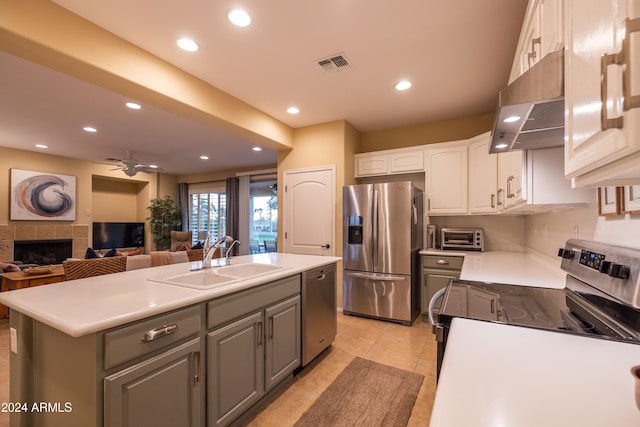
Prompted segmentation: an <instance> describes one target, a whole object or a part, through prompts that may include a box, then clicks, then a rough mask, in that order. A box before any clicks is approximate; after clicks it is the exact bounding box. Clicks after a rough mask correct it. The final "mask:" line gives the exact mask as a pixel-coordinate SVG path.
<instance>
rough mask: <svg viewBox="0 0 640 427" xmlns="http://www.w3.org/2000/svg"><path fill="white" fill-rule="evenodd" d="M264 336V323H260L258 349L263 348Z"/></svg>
mask: <svg viewBox="0 0 640 427" xmlns="http://www.w3.org/2000/svg"><path fill="white" fill-rule="evenodd" d="M262 335H264V330H263V329H262V322H258V347H260V346H262Z"/></svg>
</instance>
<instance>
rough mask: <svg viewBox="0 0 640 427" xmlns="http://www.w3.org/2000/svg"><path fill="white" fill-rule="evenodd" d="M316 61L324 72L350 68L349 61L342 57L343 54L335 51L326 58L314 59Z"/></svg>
mask: <svg viewBox="0 0 640 427" xmlns="http://www.w3.org/2000/svg"><path fill="white" fill-rule="evenodd" d="M316 63H317V64H318V65H319V66H320V68H322V70H323V71H324V72H325V73H336V72H338V71H346V70H350V69H351V65H349V61H347V58H345V57H344V54H342V53H337V54H335V55H331V56H329V57H327V58H322V59H319V60H317V61H316Z"/></svg>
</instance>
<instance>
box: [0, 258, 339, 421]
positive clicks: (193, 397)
mask: <svg viewBox="0 0 640 427" xmlns="http://www.w3.org/2000/svg"><path fill="white" fill-rule="evenodd" d="M339 260H340V258H336V257H320V256H306V255H294V254H280V253H269V254H258V255H251V256H240V257H235V258H233V260H232V265H233V264H235V265H238V264H247V263H259V264H268V265H273V266H278V267H281V268H278V269H276V270H273V271H270V272H267V273H264V274H260V275H256V276H251V277H247V278H243V279H239V280H233V281H229V282H227V283H221V284H220V285H216V286H212V287H210V288H204V289H194V288H190V287H186V286H176V285H170V284H166V283H161V282H160V281H157V279H158V278H160V279H161V278H162V277H177V276H180V275H184V274H189V270H190V269H191V268H193V267H198V266H199V263H184V264H173V265H168V266H162V267H155V268H148V269H141V270H134V271H129V272H124V273H116V274H111V275H107V276H99V277H95V278H90V279H81V280H74V281H69V282H62V283H58V284H53V285H49V286H46V287H40V288H33V289H24V290H16V291H11V292H7V293H6V294H3V295H0V302H2V303H3V304H5V305H7V306H9V307H10V308H11V310H12V311H11V328H12V329H11V335H12V336H11V352H10V358H11V359H10V361H11V401H12V403H14V404H15V405H16V406H15V408H14V409H15V410H14V411H12V414H11V425H16V426H21V425H32V424H35V425H43V426H46V425H62V424H64V425H67V426H73V425H78V426H94V425H95V426H102V425H108V426H119V425H181V426H190V425H193V426H196V425H198V426H199V425H204V424H207V425H210V426H213V425H228V424H229V423H230V422H232V421H233V420H234V419H236V418H237V417H238V416H240V415H241V414H242V413H244V412H245V411H247V410H249V409H250V408H251V407H252V406H253V405H255V404H256V403H257V402H258V401H259V400H260V399H263V398H266V397H267V396H268V395H269V394H270V393H272V392H273V391H274V390H276V389H277V385H278V384H279V383H281V382H282V381H284V380H285V379H287V378H290V377H291V375H292V372H293V370H294V369H295V368H297V367H298V366H300V341H301V335H300V334H301V332H300V331H301V328H300V274H301V273H302V272H304V271H307V270H310V269H313V268H316V267H320V266H323V265H330V264H335V263H336V262H337V261H339ZM149 279H154V280H149ZM41 408H42V410H40V409H41Z"/></svg>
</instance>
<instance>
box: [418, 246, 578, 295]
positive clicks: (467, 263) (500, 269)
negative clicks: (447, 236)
mask: <svg viewBox="0 0 640 427" xmlns="http://www.w3.org/2000/svg"><path fill="white" fill-rule="evenodd" d="M420 254H421V255H441V256H462V257H464V263H463V264H462V271H461V272H460V280H470V281H477V282H493V283H505V284H509V285H521V286H537V287H540V288H557V289H562V288H564V286H565V276H566V273H565V272H564V271H563V270H562V269H560V259H559V258H558V259H556V258H552V257H549V256H546V255H542V254H540V253H537V252H534V251H528V252H506V251H488V252H471V251H469V252H463V251H441V250H422V251H420Z"/></svg>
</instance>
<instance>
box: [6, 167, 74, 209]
mask: <svg viewBox="0 0 640 427" xmlns="http://www.w3.org/2000/svg"><path fill="white" fill-rule="evenodd" d="M11 219H12V220H55V221H73V220H75V219H76V177H75V176H71V175H61V174H55V173H45V172H34V171H27V170H20V169H11Z"/></svg>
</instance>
